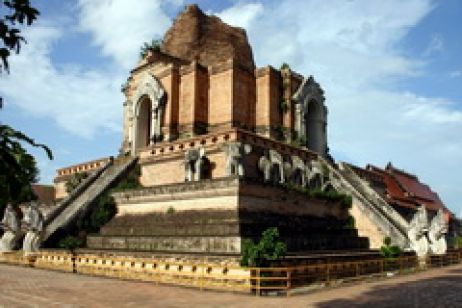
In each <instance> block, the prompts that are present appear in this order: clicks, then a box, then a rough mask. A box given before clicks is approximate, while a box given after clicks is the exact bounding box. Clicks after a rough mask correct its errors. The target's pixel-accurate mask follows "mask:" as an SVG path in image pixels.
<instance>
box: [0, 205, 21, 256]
mask: <svg viewBox="0 0 462 308" xmlns="http://www.w3.org/2000/svg"><path fill="white" fill-rule="evenodd" d="M2 228H3V230H4V233H3V236H2V238H1V239H0V252H8V251H12V250H14V249H16V248H17V247H18V241H19V239H20V238H21V224H20V221H19V218H18V214H17V213H16V211H15V210H14V208H13V206H12V205H11V204H7V206H6V209H5V213H4V215H3V220H2Z"/></svg>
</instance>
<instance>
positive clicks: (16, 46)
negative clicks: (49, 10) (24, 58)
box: [0, 0, 40, 72]
mask: <svg viewBox="0 0 462 308" xmlns="http://www.w3.org/2000/svg"><path fill="white" fill-rule="evenodd" d="M2 2H3V4H2V3H1V2H0V7H2V6H3V7H5V8H6V11H7V14H5V15H4V16H3V17H2V18H1V19H0V38H1V41H2V45H1V46H0V59H1V63H0V72H2V70H5V71H6V72H9V65H8V57H9V56H10V55H11V52H15V53H19V51H20V50H21V44H22V43H26V40H25V38H24V37H23V36H22V35H21V30H20V29H19V27H17V25H18V24H19V25H24V24H25V25H28V26H30V25H31V24H32V23H33V22H34V21H35V20H36V19H37V16H38V15H39V14H40V13H39V11H38V10H37V9H35V8H33V7H32V6H31V5H30V1H29V0H3V1H2Z"/></svg>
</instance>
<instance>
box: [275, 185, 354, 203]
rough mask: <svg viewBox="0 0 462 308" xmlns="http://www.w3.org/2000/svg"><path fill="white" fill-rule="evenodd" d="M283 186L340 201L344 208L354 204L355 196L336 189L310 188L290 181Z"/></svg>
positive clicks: (312, 195)
mask: <svg viewBox="0 0 462 308" xmlns="http://www.w3.org/2000/svg"><path fill="white" fill-rule="evenodd" d="M282 186H283V187H284V188H286V189H288V190H294V191H298V192H300V193H303V194H307V195H308V196H309V197H311V198H319V199H325V200H329V201H333V202H338V201H339V202H340V203H341V205H342V206H343V207H344V208H347V209H349V208H351V206H352V205H353V198H352V197H351V196H350V195H347V194H343V193H339V192H337V191H335V190H327V191H324V190H320V189H309V188H304V187H300V186H296V185H293V184H290V183H285V184H282Z"/></svg>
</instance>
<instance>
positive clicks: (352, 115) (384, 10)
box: [218, 0, 462, 208]
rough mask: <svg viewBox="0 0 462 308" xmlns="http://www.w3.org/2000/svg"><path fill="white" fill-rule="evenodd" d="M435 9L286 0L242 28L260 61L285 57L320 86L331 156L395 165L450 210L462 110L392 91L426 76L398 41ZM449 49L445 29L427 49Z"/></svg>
mask: <svg viewBox="0 0 462 308" xmlns="http://www.w3.org/2000/svg"><path fill="white" fill-rule="evenodd" d="M258 3H265V2H263V1H260V2H256V3H254V4H253V5H254V6H257V5H258ZM433 7H434V6H433V4H432V2H431V1H428V0H411V1H401V0H390V1H381V2H377V1H343V0H339V1H317V0H313V1H289V0H285V1H280V2H275V3H272V4H271V5H265V6H264V10H260V11H258V14H251V15H248V16H250V17H251V18H250V17H249V18H246V19H245V24H246V25H248V27H247V31H248V35H249V38H250V41H251V44H252V45H253V47H254V57H255V59H256V60H257V64H258V65H259V66H262V65H267V64H271V65H273V66H276V67H279V66H280V65H281V64H282V63H283V62H287V63H289V64H290V65H291V66H292V67H293V68H294V69H295V70H296V71H298V72H301V73H303V74H305V75H311V74H312V75H314V76H315V78H316V79H317V80H318V81H319V82H320V83H321V85H322V87H323V88H324V89H325V91H326V97H327V105H328V107H329V127H328V132H329V139H330V140H329V144H330V147H331V149H332V151H333V153H334V155H336V156H338V157H343V158H346V159H348V160H349V161H350V162H353V163H357V164H360V165H365V164H366V163H369V162H371V163H374V164H378V165H382V166H383V165H384V164H386V163H387V162H388V161H392V162H394V163H395V164H396V165H397V166H398V167H400V168H404V169H407V170H409V171H410V172H413V173H416V174H417V175H418V176H419V177H420V178H421V180H422V181H424V182H427V183H429V184H430V185H431V186H432V187H433V188H434V189H435V190H436V191H438V192H439V193H440V194H441V195H442V197H443V199H444V200H445V201H446V202H447V203H448V205H450V206H452V207H453V208H454V207H455V206H460V204H458V203H460V201H459V199H458V198H459V196H460V195H462V188H461V187H462V185H460V179H459V174H460V173H461V172H462V162H461V161H460V158H458V157H460V153H462V140H461V139H460V137H459V136H458V134H459V133H460V132H461V131H462V112H461V111H460V110H457V109H456V103H455V102H452V101H450V100H447V99H444V98H432V97H425V96H422V95H419V94H418V93H408V92H403V91H402V90H394V89H395V88H397V87H395V85H396V84H397V83H398V82H399V81H401V80H402V79H403V78H410V77H418V76H420V75H422V74H424V73H425V62H424V61H423V60H422V59H416V58H412V57H410V56H408V55H407V54H406V53H405V52H404V51H403V50H402V47H401V46H402V45H401V44H400V43H401V42H402V41H403V40H404V39H405V37H406V35H407V34H408V32H409V30H410V28H411V27H413V26H416V25H418V24H419V22H420V21H421V20H422V19H423V18H424V17H425V16H427V15H428V14H429V13H430V12H431V10H432V9H433ZM246 10H247V8H246V7H245V6H244V5H242V4H237V5H236V6H234V7H233V8H227V9H226V10H224V12H223V13H218V14H219V15H220V16H221V17H222V18H223V19H224V20H225V21H228V22H231V23H234V24H236V25H239V23H238V22H239V19H235V18H233V16H245V14H246V13H247V12H246ZM230 11H232V12H233V16H228V14H227V12H230ZM443 48H444V42H443V40H442V37H441V35H433V37H432V40H431V42H430V44H429V46H428V48H427V51H426V53H427V55H430V54H432V53H435V52H440V51H441V50H442V49H443ZM448 183H454V185H449V184H448ZM456 183H459V184H456Z"/></svg>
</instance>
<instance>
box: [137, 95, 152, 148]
mask: <svg viewBox="0 0 462 308" xmlns="http://www.w3.org/2000/svg"><path fill="white" fill-rule="evenodd" d="M135 116H136V128H135V144H136V148H137V149H138V148H142V147H146V146H148V145H150V144H151V132H152V103H151V99H150V98H149V97H148V96H147V95H144V96H142V97H141V98H140V99H139V101H138V103H137V110H136V113H135Z"/></svg>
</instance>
